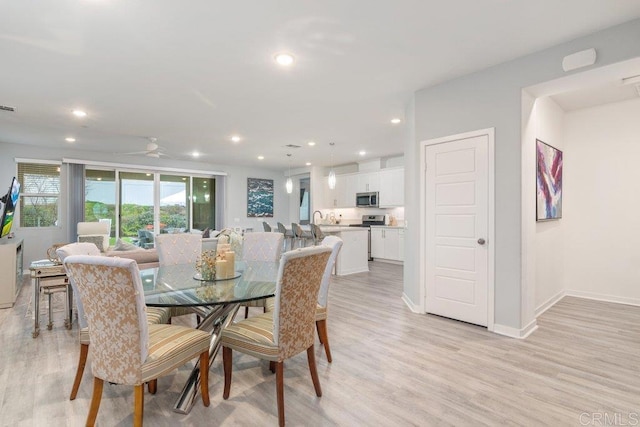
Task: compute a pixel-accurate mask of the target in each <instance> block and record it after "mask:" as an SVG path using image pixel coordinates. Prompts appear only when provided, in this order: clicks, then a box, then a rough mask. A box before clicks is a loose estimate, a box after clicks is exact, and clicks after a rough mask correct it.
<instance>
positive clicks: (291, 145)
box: [285, 144, 300, 148]
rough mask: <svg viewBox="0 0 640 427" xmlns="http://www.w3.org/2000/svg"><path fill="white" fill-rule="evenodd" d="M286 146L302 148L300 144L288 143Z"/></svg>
mask: <svg viewBox="0 0 640 427" xmlns="http://www.w3.org/2000/svg"><path fill="white" fill-rule="evenodd" d="M285 147H287V148H300V145H294V144H287V145H285Z"/></svg>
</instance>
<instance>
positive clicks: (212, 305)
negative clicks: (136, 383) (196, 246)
mask: <svg viewBox="0 0 640 427" xmlns="http://www.w3.org/2000/svg"><path fill="white" fill-rule="evenodd" d="M278 267H279V263H278V262H260V261H250V262H246V261H240V262H236V264H235V269H234V271H235V273H234V275H233V277H232V278H230V279H226V280H215V281H203V280H200V279H199V275H198V273H197V271H196V268H195V265H194V264H178V265H171V266H162V267H159V268H150V269H145V270H141V271H140V277H141V279H142V285H143V288H144V295H145V302H146V304H147V305H148V306H150V307H188V308H189V309H190V310H191V311H193V312H194V313H195V314H197V315H198V316H200V317H201V319H202V320H201V321H200V323H199V324H198V326H197V328H198V329H200V330H204V331H207V332H209V333H211V336H212V338H211V346H210V347H209V356H210V357H209V364H210V366H211V363H213V360H214V359H215V356H216V354H217V353H218V350H219V349H220V338H221V332H222V330H223V329H224V328H226V327H227V326H228V325H229V324H230V323H231V322H233V319H234V317H235V315H236V313H237V312H238V308H239V307H240V304H241V303H243V302H247V301H253V300H258V299H263V298H269V297H272V296H274V295H275V290H276V279H277V276H278ZM199 381H200V372H199V367H198V363H196V366H194V368H193V370H192V372H191V375H190V376H189V379H188V380H187V382H186V384H185V386H184V387H183V389H182V392H181V393H180V396H179V397H178V400H177V401H176V403H175V405H174V407H173V410H174V411H175V412H178V413H183V414H187V413H189V411H190V410H191V407H192V406H193V404H194V401H195V398H196V393H197V390H198V385H199Z"/></svg>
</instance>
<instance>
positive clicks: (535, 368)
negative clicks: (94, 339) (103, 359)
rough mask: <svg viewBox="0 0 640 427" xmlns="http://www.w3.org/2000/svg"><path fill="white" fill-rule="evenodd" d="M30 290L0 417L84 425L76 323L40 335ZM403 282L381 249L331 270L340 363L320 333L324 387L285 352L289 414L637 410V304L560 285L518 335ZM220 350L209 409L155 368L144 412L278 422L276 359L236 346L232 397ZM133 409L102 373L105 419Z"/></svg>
mask: <svg viewBox="0 0 640 427" xmlns="http://www.w3.org/2000/svg"><path fill="white" fill-rule="evenodd" d="M31 292H32V287H31V285H30V284H29V283H28V282H27V284H26V285H25V286H24V287H23V290H22V292H21V295H20V298H19V300H18V302H17V305H16V306H15V307H14V308H12V309H6V310H0V426H12V427H13V426H38V427H40V426H81V425H84V422H85V418H86V414H87V411H88V408H89V402H90V397H91V391H92V377H91V369H90V363H89V365H88V366H87V370H86V371H85V375H84V379H83V382H82V385H81V387H80V391H79V393H78V398H77V399H76V400H75V401H69V399H68V396H69V391H70V389H71V384H72V381H73V376H74V373H75V368H76V361H77V355H78V345H77V341H76V340H77V328H76V326H75V325H74V329H73V330H71V331H68V330H66V329H64V327H63V326H62V313H57V318H56V322H55V325H54V328H53V330H52V331H48V330H46V327H45V328H44V329H43V330H42V331H41V333H40V336H39V337H38V338H37V339H32V338H31V328H32V323H31V320H30V319H29V318H27V317H26V310H27V305H28V301H29V296H30V293H31ZM401 293H402V267H400V266H397V265H390V264H383V263H376V262H374V263H371V272H369V273H363V274H355V275H351V276H347V277H341V278H335V279H334V281H333V283H332V287H331V291H330V306H329V310H330V311H329V320H328V325H329V338H330V341H331V349H332V353H333V363H332V364H328V363H327V361H326V358H325V356H324V352H323V349H322V347H321V346H320V345H319V344H317V345H316V360H317V363H318V373H319V376H320V382H321V385H322V391H323V396H322V397H321V398H318V397H316V395H315V393H314V391H313V384H312V382H311V378H310V376H309V371H308V369H307V360H306V355H305V354H304V353H302V354H300V355H299V356H297V357H295V358H293V359H290V360H289V361H287V362H285V408H286V420H287V424H288V425H290V426H321V425H322V426H331V425H339V426H405V425H420V426H431V425H434V426H442V425H456V426H460V425H469V426H480V425H493V426H496V425H500V426H502V425H523V426H538V425H545V426H565V425H576V426H579V425H604V424H593V423H592V424H585V422H591V421H592V420H593V419H594V418H593V417H596V418H597V417H598V415H597V414H604V413H607V414H608V416H609V417H610V419H613V417H614V416H616V417H618V419H619V420H622V421H624V420H633V419H635V420H638V419H639V417H638V413H640V307H633V306H626V305H620V304H611V303H603V302H596V301H590V300H583V299H577V298H564V299H563V300H562V301H560V302H559V303H558V304H556V305H555V306H554V307H552V308H551V309H550V310H548V311H547V312H546V313H545V314H544V315H542V316H541V317H540V318H539V319H538V323H539V329H538V330H537V331H536V332H535V333H533V335H531V336H530V337H529V338H528V339H526V340H515V339H511V338H506V337H502V336H500V335H496V334H492V333H489V332H487V330H486V329H485V328H481V327H478V326H473V325H469V324H466V323H462V322H457V321H453V320H449V319H445V318H441V317H437V316H429V315H418V314H414V313H412V312H411V311H410V310H409V309H408V308H407V307H406V306H405V305H404V303H403V302H402V301H401V299H400V296H401ZM256 310H258V309H256ZM45 317H46V316H43V318H42V319H43V320H44V319H45ZM220 356H221V355H220ZM221 359H222V358H221V357H219V358H218V359H216V361H215V362H214V365H213V367H212V370H211V375H210V377H209V378H210V382H209V384H210V391H211V406H210V407H209V408H205V407H203V406H202V402H201V400H199V399H198V400H197V401H196V404H195V406H194V408H193V410H192V411H191V413H190V414H189V415H179V414H176V413H174V412H172V411H171V408H172V406H173V402H174V401H175V398H176V396H177V394H178V393H179V391H180V389H181V386H182V384H183V383H184V381H185V378H186V376H187V375H188V372H189V369H188V368H183V369H181V370H179V371H178V372H177V373H176V374H175V375H172V376H168V377H163V378H160V379H159V381H158V393H157V394H156V395H155V396H152V395H149V394H146V395H145V408H144V409H145V412H144V422H145V425H147V426H155V427H163V426H175V425H178V424H181V425H185V426H207V425H211V426H216V425H236V426H273V425H277V420H278V417H277V410H276V396H275V375H273V374H271V372H270V371H269V366H268V363H267V362H262V361H258V360H256V359H254V358H252V357H249V356H245V355H241V354H239V353H235V354H234V371H233V382H232V386H231V396H230V398H229V400H227V401H223V400H222V388H223V387H222V386H223V380H222V367H221V364H222V361H221ZM89 360H90V357H89ZM132 411H133V390H132V387H127V386H118V385H108V384H105V389H104V394H103V398H102V405H101V408H100V412H99V414H98V425H100V426H129V425H131V424H132V415H131V414H132ZM592 413H595V414H596V415H591V414H592ZM585 414H587V415H585ZM634 414H635V415H634ZM601 416H602V417H603V418H601V419H602V420H604V415H601ZM634 417H635V418H634ZM618 425H625V424H618ZM626 425H633V424H626Z"/></svg>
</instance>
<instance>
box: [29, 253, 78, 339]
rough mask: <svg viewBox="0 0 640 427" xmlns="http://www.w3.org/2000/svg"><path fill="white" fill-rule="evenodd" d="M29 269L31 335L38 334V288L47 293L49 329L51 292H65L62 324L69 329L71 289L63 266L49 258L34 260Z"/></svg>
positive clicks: (71, 304)
mask: <svg viewBox="0 0 640 427" xmlns="http://www.w3.org/2000/svg"><path fill="white" fill-rule="evenodd" d="M29 270H30V271H31V278H32V279H34V286H33V310H34V318H35V320H34V324H33V333H32V334H31V336H32V337H33V338H36V337H37V336H38V335H39V334H40V290H45V291H46V292H47V293H49V323H48V324H47V329H49V330H51V328H52V327H53V322H52V320H51V318H52V307H51V293H53V292H65V293H66V298H65V313H66V316H67V317H66V318H65V319H64V326H65V327H66V328H67V329H71V320H72V315H73V313H72V311H73V290H72V288H71V286H70V283H69V278H68V277H67V273H66V271H65V269H64V266H63V265H62V264H60V263H56V262H52V261H49V260H43V261H34V262H32V263H31V265H30V266H29Z"/></svg>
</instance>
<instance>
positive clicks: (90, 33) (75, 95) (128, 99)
mask: <svg viewBox="0 0 640 427" xmlns="http://www.w3.org/2000/svg"><path fill="white" fill-rule="evenodd" d="M638 17H640V2H638V1H636V0H613V1H602V0H564V1H562V2H559V1H557V0H536V1H517V0H482V1H479V0H456V1H446V2H445V1H436V0H413V1H409V0H396V1H394V2H390V1H382V0H350V1H344V0H324V1H322V2H314V1H300V0H278V1H264V0H263V1H259V0H254V1H243V0H234V1H226V2H223V1H214V0H190V1H175V0H137V1H134V0H128V1H127V0H57V1H51V0H20V1H3V2H2V3H0V61H1V64H2V65H1V66H0V105H8V106H12V107H15V108H16V112H15V113H10V112H4V111H0V141H2V142H9V143H19V144H31V145H39V146H48V147H69V146H73V147H74V148H77V149H85V150H94V151H104V152H111V153H114V152H115V153H120V152H130V151H138V150H143V149H144V148H145V146H146V145H147V142H148V140H147V138H148V137H154V138H157V142H158V144H160V146H162V147H163V148H165V150H166V151H167V153H168V154H170V155H171V156H172V157H173V158H177V159H183V158H184V159H187V158H189V153H190V152H192V151H193V150H198V151H200V152H202V153H203V154H204V155H203V156H202V157H201V158H200V159H199V160H200V161H203V162H206V163H215V164H238V165H255V166H263V167H267V168H278V169H282V168H285V167H287V166H288V162H287V157H286V153H287V152H290V151H291V152H292V153H293V157H292V162H291V166H292V167H299V166H303V165H304V162H306V161H310V162H312V163H313V164H314V165H328V164H329V163H330V162H331V151H332V150H330V147H329V142H335V144H336V145H335V148H334V150H333V151H334V156H333V157H334V163H336V164H343V163H349V162H355V161H359V160H362V158H361V157H359V156H358V154H357V152H358V151H359V150H361V149H365V150H366V151H367V155H366V157H365V158H364V159H365V160H366V159H371V158H375V157H384V156H389V155H393V154H399V153H401V152H402V147H403V132H404V123H401V124H399V125H391V124H390V122H389V120H390V119H391V118H393V117H400V118H403V112H404V108H405V105H406V103H407V101H408V100H409V99H410V98H411V95H412V94H413V92H414V91H416V90H418V89H420V88H423V87H426V86H430V85H433V84H435V83H438V82H442V81H446V80H449V79H451V78H454V77H457V76H460V75H464V74H467V73H471V72H474V71H477V70H479V69H482V68H486V67H488V66H491V65H494V64H498V63H500V62H504V61H506V60H510V59H513V58H516V57H519V56H522V55H525V54H528V53H531V52H534V51H538V50H541V49H544V48H547V47H550V46H553V45H555V44H558V43H561V42H564V41H568V40H571V39H574V38H577V37H580V36H583V35H586V34H589V33H592V32H594V31H597V30H600V29H603V28H606V27H609V26H612V25H615V24H618V23H622V22H626V21H629V20H632V19H634V18H638ZM283 50H284V51H289V52H292V53H294V54H295V56H296V63H295V65H294V66H293V67H292V68H289V69H282V68H280V67H278V66H277V65H276V64H275V63H274V61H273V55H274V54H275V53H276V52H279V51H283ZM74 108H82V109H84V110H86V111H87V112H88V114H89V116H88V117H87V118H85V119H82V120H79V119H76V118H74V117H72V116H71V114H70V112H71V110H72V109H74ZM234 134H238V135H240V136H241V137H242V140H241V141H240V142H238V143H233V142H231V141H230V137H231V136H232V135H234ZM66 136H73V137H75V138H76V139H77V141H76V142H75V143H73V144H69V143H67V142H65V141H64V138H65V137H66ZM309 140H313V141H315V142H316V143H317V145H316V146H315V147H308V146H307V145H306V142H307V141H309ZM286 144H296V145H301V146H302V148H300V149H296V150H290V149H287V148H285V147H284V145H286ZM258 155H264V156H265V160H263V161H259V160H257V156H258Z"/></svg>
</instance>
